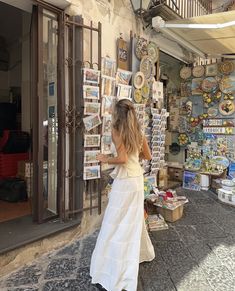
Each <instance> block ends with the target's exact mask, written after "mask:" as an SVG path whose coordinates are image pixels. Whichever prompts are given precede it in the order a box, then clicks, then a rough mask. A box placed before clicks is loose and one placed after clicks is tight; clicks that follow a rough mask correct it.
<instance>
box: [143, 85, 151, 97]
mask: <svg viewBox="0 0 235 291" xmlns="http://www.w3.org/2000/svg"><path fill="white" fill-rule="evenodd" d="M149 93H150V86H149V83H148V82H145V83H144V86H143V87H142V88H141V94H142V96H143V98H145V99H148V98H149Z"/></svg>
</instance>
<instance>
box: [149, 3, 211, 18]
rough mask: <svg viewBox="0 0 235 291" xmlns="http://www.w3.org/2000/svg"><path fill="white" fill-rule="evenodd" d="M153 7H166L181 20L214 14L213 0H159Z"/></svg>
mask: <svg viewBox="0 0 235 291" xmlns="http://www.w3.org/2000/svg"><path fill="white" fill-rule="evenodd" d="M152 2H153V6H155V7H156V6H157V5H165V6H166V7H167V8H168V9H169V8H170V9H171V10H172V12H173V13H175V14H176V15H177V16H178V17H181V18H190V17H194V16H201V15H205V14H211V13H212V0H158V1H152Z"/></svg>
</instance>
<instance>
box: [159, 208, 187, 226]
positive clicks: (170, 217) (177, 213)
mask: <svg viewBox="0 0 235 291" xmlns="http://www.w3.org/2000/svg"><path fill="white" fill-rule="evenodd" d="M183 211H184V206H183V205H180V206H179V207H177V208H176V209H174V210H171V209H167V208H162V207H158V206H157V212H158V213H159V214H161V215H162V216H163V217H164V219H165V220H166V221H169V222H174V221H176V220H178V219H180V218H181V217H182V216H183Z"/></svg>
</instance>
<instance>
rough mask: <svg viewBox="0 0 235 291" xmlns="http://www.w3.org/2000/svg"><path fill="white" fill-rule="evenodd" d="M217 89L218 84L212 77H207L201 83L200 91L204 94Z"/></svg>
mask: <svg viewBox="0 0 235 291" xmlns="http://www.w3.org/2000/svg"><path fill="white" fill-rule="evenodd" d="M217 88H218V82H217V80H216V79H215V78H214V77H207V78H205V79H204V80H203V81H202V90H203V91H204V92H207V93H209V92H213V91H216V89H217Z"/></svg>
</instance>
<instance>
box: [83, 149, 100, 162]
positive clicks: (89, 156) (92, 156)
mask: <svg viewBox="0 0 235 291" xmlns="http://www.w3.org/2000/svg"><path fill="white" fill-rule="evenodd" d="M99 153H100V151H85V152H84V164H87V163H88V164H89V163H99V161H98V160H97V159H96V156H97V155H98V154H99Z"/></svg>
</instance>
